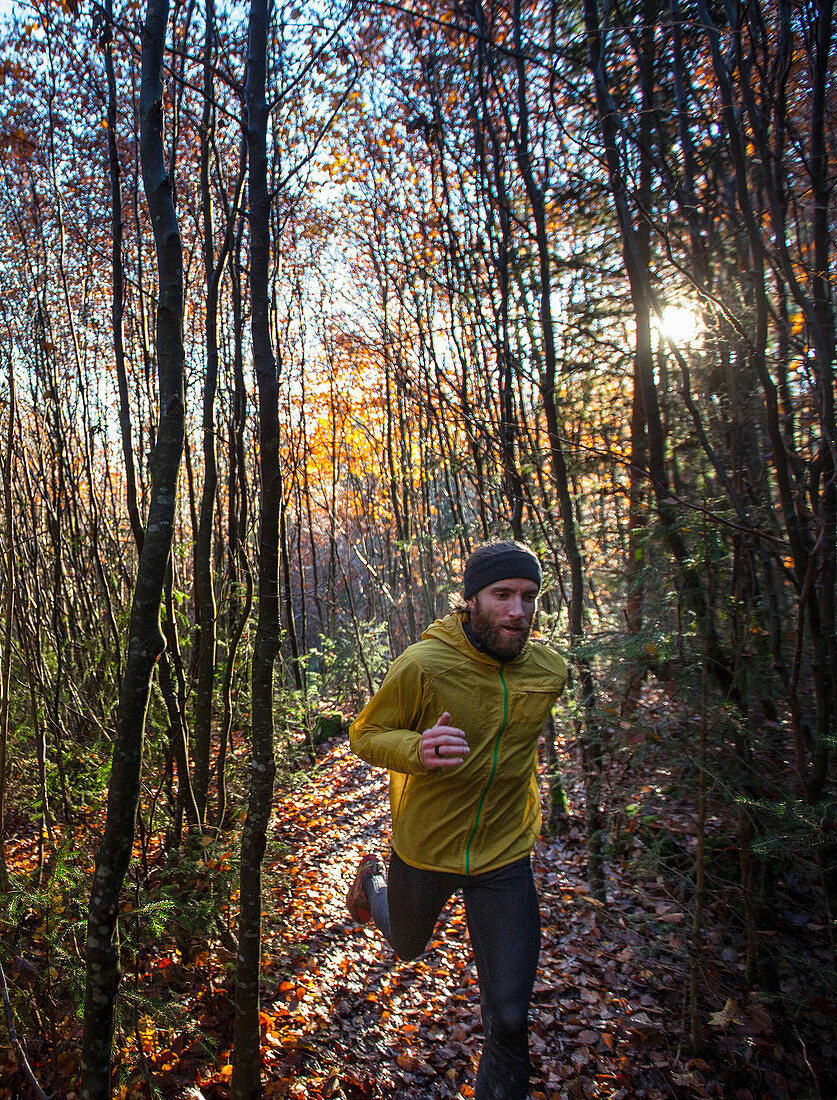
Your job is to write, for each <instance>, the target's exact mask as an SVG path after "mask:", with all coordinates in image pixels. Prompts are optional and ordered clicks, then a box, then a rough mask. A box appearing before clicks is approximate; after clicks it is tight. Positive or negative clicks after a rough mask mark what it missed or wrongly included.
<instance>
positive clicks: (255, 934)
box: [231, 0, 281, 1100]
mask: <svg viewBox="0 0 837 1100" xmlns="http://www.w3.org/2000/svg"><path fill="white" fill-rule="evenodd" d="M268 22H269V18H268V3H267V0H252V3H251V5H250V23H249V31H248V45H247V81H246V89H245V92H246V103H247V146H248V156H249V162H250V301H251V328H252V339H253V361H254V365H255V370H256V380H257V383H258V394H259V455H260V459H261V493H260V506H261V507H260V526H259V562H258V622H257V626H256V639H255V645H254V649H253V674H252V675H253V680H252V707H251V716H252V746H253V748H252V752H253V757H252V771H251V781H250V800H249V804H248V807H247V820H246V821H245V823H244V829H243V832H242V837H241V872H240V899H241V900H240V906H241V908H240V914H239V925H238V943H239V949H238V969H237V971H236V981H235V1025H234V1033H233V1043H234V1051H233V1073H232V1082H231V1095H232V1098H233V1100H256V1098H257V1097H259V1096H260V1095H261V1081H260V1072H259V1071H260V1066H261V1055H260V1043H259V1037H260V1031H259V974H260V962H261V917H262V900H261V869H262V859H263V858H264V852H265V846H266V843H267V825H268V819H269V817H270V807H271V802H272V799H273V779H274V775H275V771H276V765H275V761H274V754H273V674H274V665H275V663H276V657H277V655H278V653H279V631H280V622H279V503H280V501H279V497H280V490H281V479H280V471H279V400H278V398H279V380H278V376H277V370H276V360H275V358H274V354H273V348H272V346H271V341H270V311H269V288H268V272H269V269H270V194H269V192H268V183H267V123H268V114H269V112H268V107H267V102H266V83H267V34H268Z"/></svg>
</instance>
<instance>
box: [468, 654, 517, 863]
mask: <svg viewBox="0 0 837 1100" xmlns="http://www.w3.org/2000/svg"><path fill="white" fill-rule="evenodd" d="M497 672H498V673H499V676H500V683H501V684H502V685H503V721H502V722H501V723H500V728H499V730H497V736H496V737H495V738H494V757H493V759H492V761H491V772H490V773H489V776H488V782H487V783H486V785H485V790H484V791H483V792H482V798H480V801H479V805H478V806H477V816H476V820H475V821H474V828H473V830H472V831H471V835H470V836H469V837H468V843H467V845H466V846H465V874H466V875H470V873H471V845H472V844H473V843H474V837H475V836H476V835H477V829H479V827H480V817H481V816H482V808H483V806H484V805H485V800H486V798H487V797H488V792H489V790H490V789H491V784H492V783H493V782H494V773H495V772H496V770H497V760H498V758H499V755H500V738H501V737H502V736H503V730H505V728H506V721H507V719H508V713H509V689H508V685H507V684H506V678H505V676H504V675H503V666H502V665H500V667H499V668H498V669H497Z"/></svg>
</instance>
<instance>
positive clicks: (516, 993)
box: [366, 852, 541, 1100]
mask: <svg viewBox="0 0 837 1100" xmlns="http://www.w3.org/2000/svg"><path fill="white" fill-rule="evenodd" d="M458 889H461V890H462V893H463V895H464V898H465V915H466V918H467V921H468V932H469V934H470V937H471V945H472V947H473V951H474V958H475V960H476V964H477V974H478V976H479V983H480V1003H481V1005H482V1022H483V1031H484V1034H485V1042H484V1045H483V1051H482V1057H481V1059H480V1064H479V1070H478V1071H477V1081H476V1088H475V1092H474V1096H475V1100H525V1098H526V1096H527V1095H528V1092H529V1027H528V1014H529V1002H530V1000H531V998H532V986H533V985H534V982H535V971H536V970H537V966H538V954H539V952H540V933H541V926H540V912H539V909H538V895H537V892H536V890H535V881H534V878H533V877H532V866H531V863H530V860H529V857H528V856H526V857H524V858H523V859H520V860H517V861H516V862H515V863H510V864H508V866H506V867H501V868H500V869H499V870H497V871H486V872H485V873H483V874H480V875H455V874H449V873H447V872H444V871H423V870H421V869H419V868H417V867H411V866H409V864H407V863H405V862H404V861H403V860H402V859H400V858H399V856H398V855H396V853H395V852H393V853H392V859H391V861H390V865H389V877H388V880H387V882H386V883H384V881H383V878H381V877H378V876H376V877H374V878H372V879H371V880H370V881H369V882H368V883H367V884H366V893H367V896H368V897H369V902H370V907H371V909H372V917H373V919H374V921H375V923H376V925H377V926H378V928H380V930H381V931H382V932H383V934H384V935H385V936H386V938H387V939H388V940H389V942H390V944H391V945H392V948H393V950H394V951H395V953H396V955H398V957H399V958H401V959H414V958H415V957H416V956H417V955H420V954H421V952H422V951H423V950H424V949H425V947H426V946H427V943H428V941H429V940H430V937H431V936H432V935H433V930H434V928H435V927H436V922H437V920H438V919H439V914H440V913H441V911H442V909H443V908H444V905H445V902H446V901H447V900H448V898H449V897H450V896H451V894H453V893H454V891H456V890H458Z"/></svg>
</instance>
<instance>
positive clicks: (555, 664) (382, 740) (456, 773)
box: [349, 612, 567, 875]
mask: <svg viewBox="0 0 837 1100" xmlns="http://www.w3.org/2000/svg"><path fill="white" fill-rule="evenodd" d="M465 618H466V616H465V613H464V612H454V613H453V614H452V615H448V616H447V617H446V618H444V619H437V620H436V622H434V623H433V624H432V625H431V626H429V627H428V629H427V630H426V631H425V632H424V633H423V634H422V640H421V641H420V642H417V643H416V644H415V645H411V646H409V647H408V648H407V649H406V650H405V651H404V652H403V653H402V654H401V656H400V657H398V658H397V659H396V660H395V661H394V662H393V664H392V666H391V667H390V670H389V672H388V673H387V675H386V677H385V678H384V682H383V683H382V684H381V687H380V689H379V691H378V692H377V694H376V695H375V696H374V698H373V699H372V700H371V701H370V702H369V703H368V704H367V706H366V707H365V708H364V709H363V711H362V712H361V713H360V714H359V715H358V717H357V719H356V721H355V722H354V723H353V724H352V726H351V729H350V731H349V735H350V738H351V744H352V748H353V749H354V751H355V752H356V753H357V755H358V756H360V757H362V759H364V760H367V761H368V762H369V763H370V764H375V765H378V766H380V767H385V768H388V769H389V773H390V775H389V800H390V807H391V810H392V845H393V848H394V849H395V851H396V852H397V853H398V855H399V856H400V857H401V858H402V859H403V860H404V861H405V862H406V863H409V864H411V865H412V866H413V867H423V868H426V869H428V870H437V871H452V872H455V873H459V874H466V875H467V874H478V873H480V872H482V871H490V870H493V869H495V868H497V867H502V866H504V865H505V864H507V863H512V862H513V861H514V860H516V859H520V858H521V857H522V856H525V855H527V854H528V853H529V852H530V851H531V849H532V845H533V844H534V842H535V838H536V837H537V836H538V834H539V832H540V826H541V811H540V799H539V797H538V784H537V775H536V768H537V752H538V737H539V735H540V732H541V728H542V726H543V723H544V720H545V719H546V717H547V715H548V714H549V712H550V711H551V709H552V706H553V704H554V703H555V700H556V698H557V697H558V695H560V693H561V691H562V690H563V688H564V685H565V683H566V679H567V666H566V664H565V663H564V660H563V658H562V657H560V656H559V655H558V654H557V653H556V652H555V651H554V650H552V649H549V648H548V647H547V646H545V645H542V644H540V643H538V642H531V643H530V644H529V645H528V646H527V647H526V649H525V650H524V651H523V653H522V654H521V655H520V656H519V657H517V658H515V660H513V661H509V662H508V663H506V664H499V663H498V662H497V661H495V660H494V659H493V658H491V657H488V656H487V655H486V654H484V653H481V652H480V651H479V650H477V649H475V648H474V647H473V646H472V645H471V643H470V642H469V641H468V639H467V637H466V635H465V632H464V631H463V629H462V624H463V622H464V620H465ZM443 711H449V712H450V723H449V724H450V725H451V726H456V727H459V728H460V729H462V730H464V731H465V737H466V739H467V741H468V745H469V747H470V750H471V751H470V753H469V755H468V756H466V758H465V760H464V762H463V763H462V764H459V765H457V766H455V767H451V768H435V769H432V770H428V769H427V768H425V766H424V764H423V763H422V760H421V755H420V752H419V746H420V742H421V734H422V731H423V730H425V729H428V728H430V727H431V726H433V725H435V723H436V721H437V719H438V717H439V715H440V714H441V713H442V712H443Z"/></svg>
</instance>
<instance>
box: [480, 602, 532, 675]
mask: <svg viewBox="0 0 837 1100" xmlns="http://www.w3.org/2000/svg"><path fill="white" fill-rule="evenodd" d="M531 630H532V628H531V626H527V627H524V628H523V630H521V631H520V634H519V635H518V636H517V637H515V638H506V637H504V636H503V632H502V631H503V628H502V627H500V626H492V625H491V624H490V623H487V622H485V621H484V620H483V616H482V615H481V614H480V612H479V611H478V610H477V609H476V608H473V609H472V610H471V614H470V616H469V618H468V619H467V621H466V622H465V634H466V636H467V637H468V640H469V641H470V642H471V644H472V645H473V646H474V648H475V649H478V650H479V651H480V652H481V653H484V654H485V655H486V656H487V657H491V658H492V659H493V660H495V661H499V662H500V664H501V665H502V664H505V663H506V661H513V660H514V659H515V657H519V656H520V654H521V653H522V652H523V650H524V649H525V648H526V645H527V643H528V641H529V634H530V633H531Z"/></svg>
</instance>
